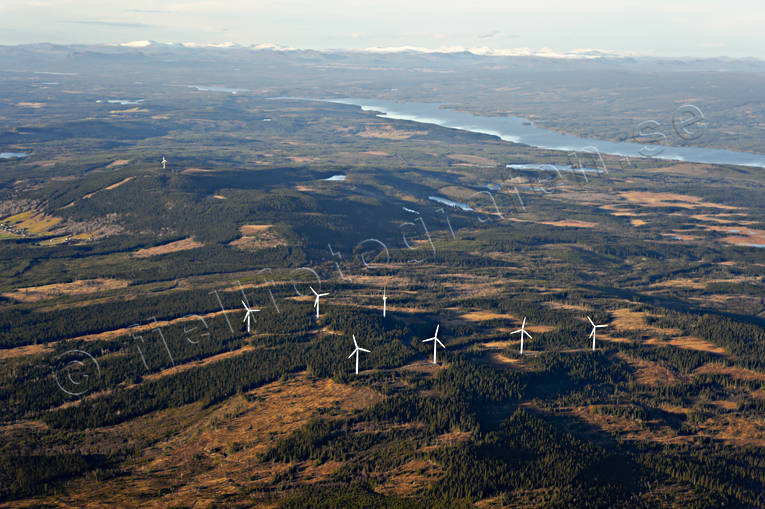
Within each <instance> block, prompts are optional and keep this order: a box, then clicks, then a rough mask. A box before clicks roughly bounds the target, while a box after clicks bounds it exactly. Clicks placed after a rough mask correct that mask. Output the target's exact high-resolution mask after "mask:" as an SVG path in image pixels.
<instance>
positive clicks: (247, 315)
mask: <svg viewBox="0 0 765 509" xmlns="http://www.w3.org/2000/svg"><path fill="white" fill-rule="evenodd" d="M249 316H250V313H246V314H245V315H244V320H242V321H243V322H246V321H247V317H249Z"/></svg>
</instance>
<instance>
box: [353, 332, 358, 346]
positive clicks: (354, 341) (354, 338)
mask: <svg viewBox="0 0 765 509" xmlns="http://www.w3.org/2000/svg"><path fill="white" fill-rule="evenodd" d="M353 346H355V347H356V348H358V347H359V344H358V343H356V335H355V334H353Z"/></svg>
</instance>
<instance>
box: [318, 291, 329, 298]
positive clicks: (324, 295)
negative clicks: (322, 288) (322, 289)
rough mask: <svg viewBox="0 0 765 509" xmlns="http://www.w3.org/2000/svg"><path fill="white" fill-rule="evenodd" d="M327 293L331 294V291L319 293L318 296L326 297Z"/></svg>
mask: <svg viewBox="0 0 765 509" xmlns="http://www.w3.org/2000/svg"><path fill="white" fill-rule="evenodd" d="M327 295H329V292H327V293H320V294H318V297H326V296H327Z"/></svg>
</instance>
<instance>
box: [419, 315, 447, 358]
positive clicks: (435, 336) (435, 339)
mask: <svg viewBox="0 0 765 509" xmlns="http://www.w3.org/2000/svg"><path fill="white" fill-rule="evenodd" d="M439 327H441V324H438V325H436V333H435V334H433V337H432V338H428V339H424V340H423V341H422V342H423V343H427V342H428V341H432V342H433V364H436V349H437V348H438V345H441V348H446V346H445V345H444V344H443V343H441V340H440V339H438V328H439Z"/></svg>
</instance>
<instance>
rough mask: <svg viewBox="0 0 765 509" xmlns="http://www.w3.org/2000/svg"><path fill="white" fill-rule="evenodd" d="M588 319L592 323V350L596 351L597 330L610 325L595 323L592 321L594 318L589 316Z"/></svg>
mask: <svg viewBox="0 0 765 509" xmlns="http://www.w3.org/2000/svg"><path fill="white" fill-rule="evenodd" d="M587 320H589V321H590V324H591V325H592V332H590V337H592V351H593V352H594V351H595V331H596V330H598V328H599V327H608V325H595V322H593V321H592V318H590V317H589V316H588V317H587Z"/></svg>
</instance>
